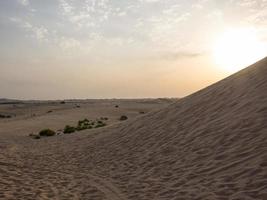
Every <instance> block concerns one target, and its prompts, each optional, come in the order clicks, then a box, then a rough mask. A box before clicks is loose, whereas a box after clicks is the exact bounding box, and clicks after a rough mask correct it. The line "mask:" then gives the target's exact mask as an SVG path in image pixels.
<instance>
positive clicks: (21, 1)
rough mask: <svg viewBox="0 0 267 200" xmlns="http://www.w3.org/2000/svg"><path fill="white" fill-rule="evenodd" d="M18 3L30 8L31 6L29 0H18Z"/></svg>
mask: <svg viewBox="0 0 267 200" xmlns="http://www.w3.org/2000/svg"><path fill="white" fill-rule="evenodd" d="M18 2H19V3H20V4H21V5H23V6H28V5H30V2H29V0H18Z"/></svg>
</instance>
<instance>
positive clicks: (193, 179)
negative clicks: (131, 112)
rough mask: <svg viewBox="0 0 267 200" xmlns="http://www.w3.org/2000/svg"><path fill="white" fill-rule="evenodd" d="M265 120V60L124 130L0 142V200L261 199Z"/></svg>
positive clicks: (266, 161)
mask: <svg viewBox="0 0 267 200" xmlns="http://www.w3.org/2000/svg"><path fill="white" fill-rule="evenodd" d="M266 122H267V58H265V59H263V60H261V61H259V62H257V63H255V64H254V65H252V66H250V67H248V68H246V69H244V70H242V71H240V72H238V73H236V74H234V75H232V76H230V77H228V78H226V79H224V80H222V81H220V82H218V83H216V84H214V85H212V86H210V87H207V88H205V89H203V90H201V91H199V92H196V93H194V94H192V95H190V96H188V97H185V98H183V99H181V100H179V101H177V102H176V103H173V104H172V105H170V106H168V107H167V108H164V109H160V110H158V111H154V112H151V113H148V114H146V115H143V116H140V117H137V118H135V119H134V120H130V121H128V122H126V123H124V124H116V125H114V126H112V127H108V128H103V129H101V130H97V131H91V132H88V134H85V133H86V131H85V133H81V134H77V135H70V136H68V137H56V138H48V139H44V140H40V141H33V140H29V139H28V138H25V137H20V138H18V139H16V140H15V141H14V142H13V144H12V145H4V143H2V146H1V148H2V150H3V151H4V153H2V154H1V157H2V159H1V163H0V166H1V168H0V170H1V171H0V178H1V179H0V180H1V183H0V188H2V189H0V199H1V198H5V199H14V198H16V199H110V200H113V199H121V200H123V199H125V200H126V199H131V200H137V199H138V200H151V199H155V200H163V199H164V200H183V199H184V200H187V199H192V200H193V199H195V200H197V199H220V200H224V199H225V200H228V199H230V200H252V199H253V200H254V199H262V200H264V199H267V123H266ZM3 151H2V152H3Z"/></svg>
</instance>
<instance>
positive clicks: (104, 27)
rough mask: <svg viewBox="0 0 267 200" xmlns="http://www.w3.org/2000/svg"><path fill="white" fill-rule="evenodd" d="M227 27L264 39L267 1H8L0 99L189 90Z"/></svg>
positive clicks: (1, 5)
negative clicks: (248, 31)
mask: <svg viewBox="0 0 267 200" xmlns="http://www.w3.org/2000/svg"><path fill="white" fill-rule="evenodd" d="M228 29H250V30H253V31H254V32H255V33H256V34H257V40H258V41H259V42H260V44H264V45H265V44H266V43H267V0H223V1H222V0H0V44H1V45H0V92H1V93H0V98H1V97H2V98H16V99H68V98H145V97H148V98H153V97H183V96H186V95H189V94H190V93H192V92H195V91H197V90H199V89H201V88H203V87H206V86H208V85H209V84H212V83H214V82H216V81H218V80H220V79H222V78H224V77H226V76H228V75H229V74H231V72H230V71H229V70H226V68H223V67H221V66H219V64H218V62H216V58H215V57H216V56H214V45H215V44H216V41H217V40H218V38H220V37H221V35H222V34H223V33H224V32H225V31H226V30H228ZM241 43H242V42H241ZM244 47H245V46H244ZM224 51H226V50H224ZM222 54H225V52H224V53H222ZM266 56H267V55H266ZM241 58H242V55H241Z"/></svg>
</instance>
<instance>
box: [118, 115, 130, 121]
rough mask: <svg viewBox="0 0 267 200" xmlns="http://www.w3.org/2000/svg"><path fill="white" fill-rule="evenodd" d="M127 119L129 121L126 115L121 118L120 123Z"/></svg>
mask: <svg viewBox="0 0 267 200" xmlns="http://www.w3.org/2000/svg"><path fill="white" fill-rule="evenodd" d="M127 119H128V117H127V116H125V115H122V116H121V117H120V121H124V120H127Z"/></svg>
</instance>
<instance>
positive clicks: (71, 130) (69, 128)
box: [63, 125, 76, 134]
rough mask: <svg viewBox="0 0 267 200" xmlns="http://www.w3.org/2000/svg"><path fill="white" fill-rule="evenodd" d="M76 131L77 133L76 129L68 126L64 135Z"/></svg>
mask: <svg viewBox="0 0 267 200" xmlns="http://www.w3.org/2000/svg"><path fill="white" fill-rule="evenodd" d="M75 131H76V128H75V127H73V126H69V125H66V126H65V128H64V130H63V133H65V134H70V133H74V132H75Z"/></svg>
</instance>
